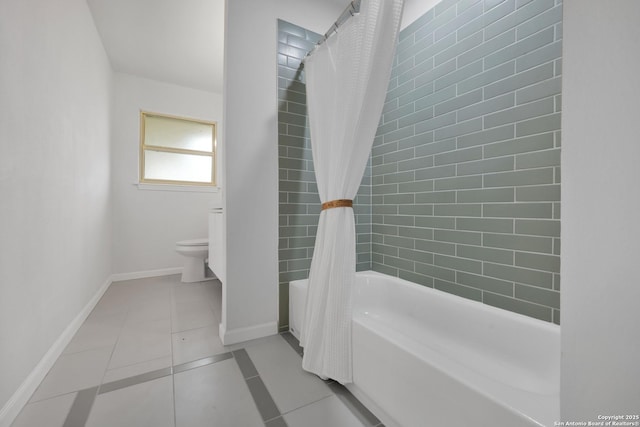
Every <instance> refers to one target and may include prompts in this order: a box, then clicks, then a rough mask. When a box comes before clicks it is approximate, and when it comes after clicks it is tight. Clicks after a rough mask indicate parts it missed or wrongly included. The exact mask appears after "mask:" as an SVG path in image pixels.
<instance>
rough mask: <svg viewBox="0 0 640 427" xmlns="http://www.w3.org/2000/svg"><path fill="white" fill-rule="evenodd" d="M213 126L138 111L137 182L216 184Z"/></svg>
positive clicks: (214, 127) (207, 123)
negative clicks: (138, 161)
mask: <svg viewBox="0 0 640 427" xmlns="http://www.w3.org/2000/svg"><path fill="white" fill-rule="evenodd" d="M215 166H216V123H215V122H206V121H201V120H192V119H186V118H180V117H173V116H168V115H164V114H157V113H149V112H144V111H142V112H140V182H141V183H153V184H178V185H207V186H215V184H216V179H215V177H216V167H215Z"/></svg>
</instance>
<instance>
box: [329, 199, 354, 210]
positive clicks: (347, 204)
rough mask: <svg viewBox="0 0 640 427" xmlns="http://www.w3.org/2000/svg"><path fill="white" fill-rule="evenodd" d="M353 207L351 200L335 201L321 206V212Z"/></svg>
mask: <svg viewBox="0 0 640 427" xmlns="http://www.w3.org/2000/svg"><path fill="white" fill-rule="evenodd" d="M351 207H353V200H349V199H337V200H331V201H329V202H324V203H323V204H322V210H325V209H333V208H351Z"/></svg>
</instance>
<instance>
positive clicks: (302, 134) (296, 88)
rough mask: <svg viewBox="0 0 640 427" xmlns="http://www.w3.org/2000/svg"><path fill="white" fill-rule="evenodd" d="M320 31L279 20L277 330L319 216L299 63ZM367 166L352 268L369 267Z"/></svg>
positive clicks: (304, 268)
mask: <svg viewBox="0 0 640 427" xmlns="http://www.w3.org/2000/svg"><path fill="white" fill-rule="evenodd" d="M320 37H321V36H320V35H319V34H316V33H313V32H311V31H308V30H305V29H304V28H301V27H298V26H296V25H292V24H290V23H288V22H285V21H278V149H279V156H278V162H279V173H280V177H279V197H280V203H279V218H280V230H279V237H280V239H279V255H278V256H279V263H280V265H279V274H280V278H279V295H280V322H279V323H280V328H281V329H284V330H286V326H287V325H288V323H289V320H288V319H289V312H288V309H289V282H290V281H291V280H296V279H305V278H307V277H309V267H310V266H311V257H312V255H313V247H314V243H315V236H316V231H317V230H318V220H319V218H320V197H319V196H318V187H317V185H316V177H315V172H314V169H313V159H312V154H311V143H310V139H309V129H308V123H307V96H306V88H305V81H304V72H302V67H301V62H302V59H303V58H304V57H305V56H306V55H307V52H309V51H310V50H311V49H312V48H313V46H315V44H316V43H317V41H318V40H319V39H320ZM370 175H371V167H370V166H368V167H367V169H366V171H365V176H364V177H363V180H362V184H361V185H360V188H359V190H358V194H357V195H356V198H355V200H354V206H353V209H354V212H355V215H356V234H357V236H356V252H357V266H356V268H357V270H358V271H360V270H370V269H371V177H370Z"/></svg>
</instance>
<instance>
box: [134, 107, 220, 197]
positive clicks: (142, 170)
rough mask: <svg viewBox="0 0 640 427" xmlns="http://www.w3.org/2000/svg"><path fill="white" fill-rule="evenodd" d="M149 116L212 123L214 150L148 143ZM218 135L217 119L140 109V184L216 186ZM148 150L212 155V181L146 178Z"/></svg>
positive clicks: (205, 123) (204, 123)
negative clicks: (147, 120) (147, 124)
mask: <svg viewBox="0 0 640 427" xmlns="http://www.w3.org/2000/svg"><path fill="white" fill-rule="evenodd" d="M148 116H155V117H162V118H168V119H174V120H181V121H186V122H192V123H199V124H203V125H211V127H212V141H211V142H212V150H211V151H200V150H189V149H186V148H175V147H162V146H157V145H148V144H146V139H145V133H146V132H145V131H146V120H145V118H146V117H148ZM217 135H218V123H217V122H215V121H208V120H200V119H193V118H190V117H182V116H176V115H172V114H164V113H157V112H153V111H145V110H140V144H139V150H140V151H139V158H140V165H139V167H140V171H139V174H138V175H139V176H138V179H139V183H140V184H160V185H173V186H190V187H207V188H209V187H216V181H217V180H216V172H217V168H216V164H217V151H218V150H217V146H218V143H217V139H218V138H217ZM146 151H156V152H162V153H174V154H188V155H198V156H205V157H211V181H210V182H201V181H178V180H171V179H153V178H145V152H146Z"/></svg>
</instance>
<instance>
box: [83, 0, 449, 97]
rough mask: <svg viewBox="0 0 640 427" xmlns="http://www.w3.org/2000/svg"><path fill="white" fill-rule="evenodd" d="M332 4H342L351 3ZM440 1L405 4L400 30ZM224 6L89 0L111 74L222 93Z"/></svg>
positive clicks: (185, 0)
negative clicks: (139, 77)
mask: <svg viewBox="0 0 640 427" xmlns="http://www.w3.org/2000/svg"><path fill="white" fill-rule="evenodd" d="M257 1H258V0H257ZM320 1H327V0H320ZM331 1H332V2H334V3H337V4H343V5H345V6H346V5H347V4H348V3H349V0H331ZM438 1H439V0H405V9H404V12H405V16H404V22H403V27H404V26H406V25H407V24H408V23H409V22H412V21H413V20H414V19H416V18H417V17H419V16H420V15H422V14H423V13H424V12H426V11H427V10H429V9H430V8H432V7H433V6H434V5H435V4H436V3H437V2H438ZM224 3H225V0H179V1H178V0H87V4H88V5H89V8H90V10H91V14H92V15H93V20H94V21H95V24H96V27H97V29H98V32H99V33H100V36H101V38H102V43H103V44H104V47H105V49H106V51H107V55H108V56H109V59H110V61H111V65H112V67H113V68H114V70H115V71H118V72H123V73H128V74H133V75H137V76H141V77H145V78H149V79H153V80H158V81H163V82H167V83H173V84H176V85H180V86H185V87H191V88H194V89H200V90H206V91H209V92H216V93H220V94H221V93H222V77H223V60H224ZM336 18H337V16H336ZM327 28H328V26H327Z"/></svg>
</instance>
